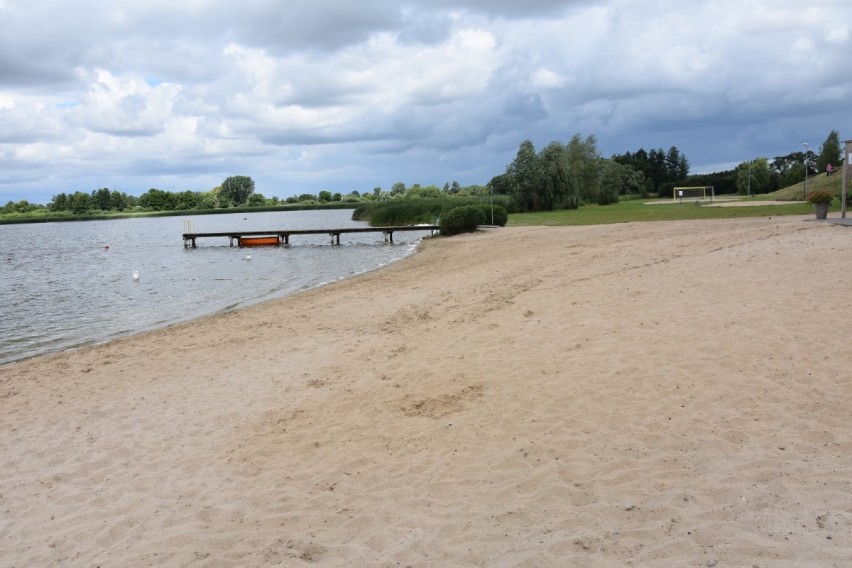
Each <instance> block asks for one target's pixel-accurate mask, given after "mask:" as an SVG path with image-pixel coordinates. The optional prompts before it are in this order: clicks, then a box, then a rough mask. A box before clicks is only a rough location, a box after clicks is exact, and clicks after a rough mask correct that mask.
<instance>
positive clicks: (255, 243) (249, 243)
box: [239, 235, 281, 247]
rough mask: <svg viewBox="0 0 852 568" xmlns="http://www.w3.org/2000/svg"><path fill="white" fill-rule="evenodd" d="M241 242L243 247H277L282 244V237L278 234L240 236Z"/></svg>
mask: <svg viewBox="0 0 852 568" xmlns="http://www.w3.org/2000/svg"><path fill="white" fill-rule="evenodd" d="M239 244H240V246H241V247H277V246H278V245H280V244H281V239H280V237H278V235H276V236H274V237H240V238H239Z"/></svg>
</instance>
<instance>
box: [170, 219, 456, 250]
mask: <svg viewBox="0 0 852 568" xmlns="http://www.w3.org/2000/svg"><path fill="white" fill-rule="evenodd" d="M438 230H439V227H438V225H401V226H397V227H346V228H341V229H281V230H275V231H223V232H219V233H183V246H184V247H185V248H196V244H195V241H196V239H201V238H208V237H227V238H228V242H229V244H230V246H234V243H236V245H237V246H240V247H247V246H248V247H251V246H280V245H282V244H284V245H289V244H290V237H291V236H293V235H329V236H330V237H331V243H332V244H335V245H339V244H340V235H342V234H344V233H383V234H384V237H385V242H386V243H393V234H394V233H395V232H399V231H429V233H430V234H432V235H434V234H435V232H436V231H438Z"/></svg>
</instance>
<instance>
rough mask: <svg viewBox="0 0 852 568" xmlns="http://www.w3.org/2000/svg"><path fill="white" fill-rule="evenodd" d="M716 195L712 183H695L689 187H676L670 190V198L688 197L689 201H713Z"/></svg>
mask: <svg viewBox="0 0 852 568" xmlns="http://www.w3.org/2000/svg"><path fill="white" fill-rule="evenodd" d="M715 196H716V194H715V192H714V191H713V186H712V185H697V186H691V187H676V188H674V189H673V190H672V199H680V200H681V201H682V200H684V199H689V200H691V201H709V202H710V203H713V198H714V197H715Z"/></svg>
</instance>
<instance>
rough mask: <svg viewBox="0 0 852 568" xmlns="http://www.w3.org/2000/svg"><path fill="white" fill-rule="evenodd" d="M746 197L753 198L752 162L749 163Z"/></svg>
mask: <svg viewBox="0 0 852 568" xmlns="http://www.w3.org/2000/svg"><path fill="white" fill-rule="evenodd" d="M746 195H747V196H748V197H751V160H749V161H748V189H747V190H746Z"/></svg>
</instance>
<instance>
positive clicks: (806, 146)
mask: <svg viewBox="0 0 852 568" xmlns="http://www.w3.org/2000/svg"><path fill="white" fill-rule="evenodd" d="M802 144H804V146H805V186H804V188H802V198H804V200H805V201H807V200H808V143H807V142H802Z"/></svg>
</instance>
